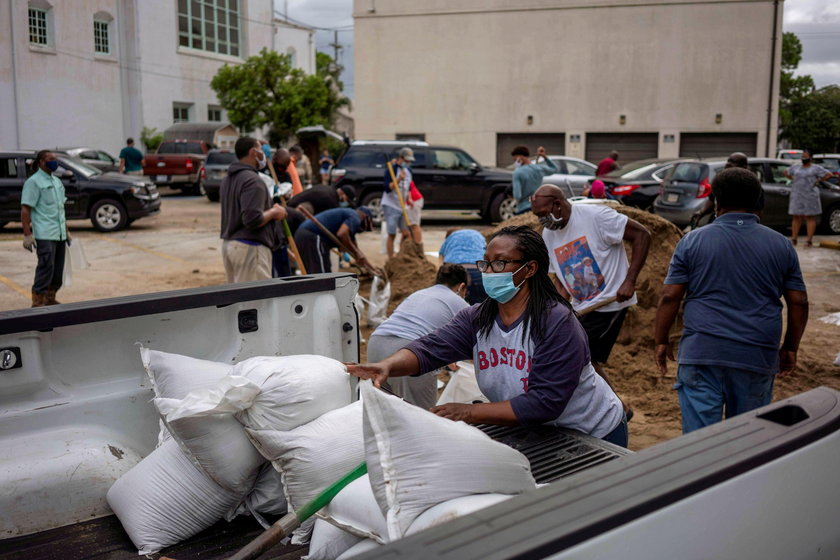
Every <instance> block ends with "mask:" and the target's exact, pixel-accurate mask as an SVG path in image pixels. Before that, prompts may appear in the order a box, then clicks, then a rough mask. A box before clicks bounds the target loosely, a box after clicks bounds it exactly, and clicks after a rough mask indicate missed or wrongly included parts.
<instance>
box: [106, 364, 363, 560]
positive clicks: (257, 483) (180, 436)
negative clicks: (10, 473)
mask: <svg viewBox="0 0 840 560" xmlns="http://www.w3.org/2000/svg"><path fill="white" fill-rule="evenodd" d="M141 359H142V361H143V366H144V368H145V369H146V372H147V373H148V375H149V377H150V379H151V381H152V386H153V388H154V391H155V395H156V398H155V399H154V403H155V406H156V407H157V409H158V411H159V412H160V414H161V418H162V420H163V423H164V425H165V427H164V428H163V430H162V434H161V437H160V438H159V439H160V441H161V444H160V445H159V447H158V448H157V449H156V450H155V451H153V452H152V453H151V454H150V455H149V456H147V457H146V458H145V459H143V460H142V461H141V462H140V463H138V464H137V465H136V466H135V467H134V468H132V469H131V470H130V471H128V472H127V473H126V474H125V475H123V476H122V477H121V478H120V479H119V480H117V482H116V483H114V485H113V486H112V487H111V489H110V490H109V491H108V495H107V499H108V503H109V505H110V506H111V509H113V510H114V513H115V514H116V515H117V517H118V518H119V519H120V521H121V522H122V524H123V527H124V528H125V530H126V532H127V533H128V535H129V537H130V538H131V540H132V542H133V543H134V544H135V546H137V548H138V550H139V551H140V553H141V554H150V553H154V552H157V551H159V550H160V549H162V548H165V547H167V546H171V545H173V544H176V543H178V542H181V541H182V540H184V539H186V538H188V537H190V536H192V535H194V534H196V533H198V532H200V531H202V530H204V529H206V528H208V527H210V526H211V525H212V524H214V523H215V522H217V521H219V520H220V519H223V518H225V519H228V520H230V519H232V518H233V517H234V516H235V515H238V514H240V513H246V512H249V513H252V514H254V515H255V516H258V514H259V513H267V514H273V515H279V514H282V513H285V512H286V510H287V506H286V500H285V498H284V496H283V494H282V492H281V481H280V475H279V473H278V472H277V471H276V470H275V469H273V468H271V467H266V461H265V459H264V458H263V456H262V455H261V454H260V453H259V452H258V451H257V450H256V448H255V447H254V446H253V444H252V443H251V441H250V439H249V437H248V435H247V433H246V431H245V429H246V427H248V428H252V429H257V430H259V429H266V428H271V427H280V428H281V429H284V430H291V429H294V428H296V427H298V426H300V425H303V424H306V423H308V422H310V421H312V420H315V419H316V418H318V417H320V416H321V415H323V414H324V413H326V412H329V411H331V410H334V409H337V408H341V407H343V406H346V405H348V404H349V403H350V402H351V400H352V398H353V388H352V383H351V381H350V376H349V375H348V374H347V370H346V368H345V367H344V365H343V364H341V362H338V361H336V360H332V359H329V358H324V357H322V356H287V357H259V358H251V359H248V360H244V361H242V362H240V363H239V364H236V365H231V364H223V363H218V362H211V361H207V360H198V359H195V358H190V357H187V356H179V355H176V354H168V353H166V352H157V351H153V350H150V349H147V348H141ZM170 436H171V437H170ZM258 519H260V518H259V517H258Z"/></svg>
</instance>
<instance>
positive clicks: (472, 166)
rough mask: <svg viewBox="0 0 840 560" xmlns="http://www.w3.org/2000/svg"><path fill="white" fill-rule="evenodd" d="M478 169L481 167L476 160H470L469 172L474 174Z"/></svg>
mask: <svg viewBox="0 0 840 560" xmlns="http://www.w3.org/2000/svg"><path fill="white" fill-rule="evenodd" d="M479 171H481V167H480V166H479V165H478V164H477V163H476V162H472V163H471V164H470V173H472V174H475V173H478V172H479Z"/></svg>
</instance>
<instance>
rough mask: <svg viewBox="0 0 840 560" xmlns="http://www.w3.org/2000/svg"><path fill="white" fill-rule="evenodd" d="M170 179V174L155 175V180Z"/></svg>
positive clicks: (162, 181)
mask: <svg viewBox="0 0 840 560" xmlns="http://www.w3.org/2000/svg"><path fill="white" fill-rule="evenodd" d="M168 180H169V175H155V181H157V182H158V183H165V182H167V181H168Z"/></svg>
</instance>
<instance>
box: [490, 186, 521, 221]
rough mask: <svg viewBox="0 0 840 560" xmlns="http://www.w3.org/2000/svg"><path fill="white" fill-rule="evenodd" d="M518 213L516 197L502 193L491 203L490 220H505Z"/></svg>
mask: <svg viewBox="0 0 840 560" xmlns="http://www.w3.org/2000/svg"><path fill="white" fill-rule="evenodd" d="M515 215H516V199H515V198H513V196H511V195H509V194H506V193H500V194H498V195H496V198H494V199H493V202H491V203H490V221H492V222H504V221H505V220H509V219H511V218H513V217H514V216H515Z"/></svg>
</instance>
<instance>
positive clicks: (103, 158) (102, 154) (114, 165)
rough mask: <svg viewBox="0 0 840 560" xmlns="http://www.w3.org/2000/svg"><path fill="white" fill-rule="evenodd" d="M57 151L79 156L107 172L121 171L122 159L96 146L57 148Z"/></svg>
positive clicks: (75, 156) (87, 162) (85, 161)
mask: <svg viewBox="0 0 840 560" xmlns="http://www.w3.org/2000/svg"><path fill="white" fill-rule="evenodd" d="M56 151H57V152H64V153H65V154H67V155H68V156H70V157H74V158H78V159H80V160H82V161H83V162H84V163H86V164H88V165H90V166H91V167H95V168H97V169H99V170H100V171H102V172H103V173H107V172H108V171H117V172H118V171H119V170H120V160H119V158H115V157H114V156H112V155H111V154H109V153H108V152H106V151H104V150H98V149H96V148H56Z"/></svg>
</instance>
